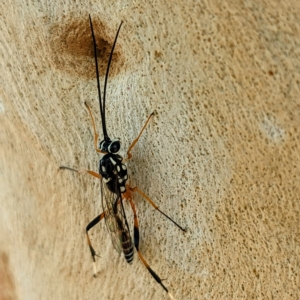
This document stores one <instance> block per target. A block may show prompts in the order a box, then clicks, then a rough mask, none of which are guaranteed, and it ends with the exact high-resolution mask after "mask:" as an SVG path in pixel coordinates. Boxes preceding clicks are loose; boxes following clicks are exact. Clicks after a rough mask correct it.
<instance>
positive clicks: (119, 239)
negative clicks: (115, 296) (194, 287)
mask: <svg viewBox="0 0 300 300" xmlns="http://www.w3.org/2000/svg"><path fill="white" fill-rule="evenodd" d="M89 21H90V27H91V33H92V40H93V50H94V58H95V68H96V76H97V89H98V98H99V106H100V117H101V121H102V131H103V139H102V141H101V142H100V143H99V147H98V146H97V143H98V134H97V131H96V125H95V120H94V117H93V114H92V111H91V109H90V107H89V105H88V104H87V103H85V106H86V108H87V110H88V112H89V115H90V117H91V121H92V125H93V131H94V147H95V150H96V151H97V152H98V153H101V154H104V156H103V157H102V158H101V159H100V161H99V171H98V173H97V172H94V171H91V170H76V169H72V168H69V167H65V166H61V167H60V169H66V170H70V171H75V172H78V173H84V172H85V173H88V174H90V175H92V176H94V177H96V178H98V179H99V182H100V187H101V202H102V208H103V212H102V213H101V214H100V215H98V216H97V217H96V218H95V219H94V220H93V221H91V222H90V223H89V224H88V225H87V227H86V237H87V242H88V246H89V249H90V252H91V255H92V259H93V268H94V276H96V273H97V272H96V259H95V257H96V256H98V255H97V254H96V251H95V250H94V248H93V246H92V243H91V239H90V236H89V230H90V229H91V228H93V227H94V226H95V225H96V224H98V223H99V222H100V221H101V220H102V219H104V220H105V223H106V227H107V229H108V231H109V233H110V235H111V240H112V244H113V246H114V248H115V249H116V250H117V251H118V252H119V253H121V252H123V253H124V256H125V259H126V260H127V262H128V263H131V262H132V260H133V256H134V249H133V247H135V249H136V251H137V253H138V256H139V257H140V259H141V261H142V262H143V264H144V265H145V266H146V268H147V269H148V271H149V272H150V274H151V275H152V276H153V278H154V279H155V280H156V281H157V282H158V283H159V284H160V285H161V286H162V288H163V289H164V290H165V291H166V292H167V293H168V294H169V296H170V298H172V299H174V298H173V296H172V294H170V293H169V291H168V289H167V288H166V287H165V285H164V284H163V283H162V279H161V278H160V277H159V276H158V275H157V274H156V273H155V272H154V271H153V269H152V268H151V267H150V266H149V264H148V263H147V261H146V260H145V259H144V257H143V256H142V254H141V252H140V250H139V222H138V217H137V214H136V209H135V205H134V202H133V199H132V194H133V193H134V192H136V193H138V194H140V195H141V196H142V197H143V198H145V199H146V200H147V201H148V202H149V203H150V204H151V205H152V206H153V207H154V208H155V209H156V210H157V211H159V212H160V213H161V214H162V215H164V216H165V217H166V218H168V219H169V220H170V221H171V222H173V223H174V224H175V225H176V226H177V227H178V228H180V229H181V230H182V231H185V229H184V228H182V227H181V226H180V225H179V224H177V223H176V222H175V221H174V220H173V219H171V218H170V217H169V216H168V215H166V214H165V213H164V212H162V211H161V210H160V209H159V208H158V206H157V205H156V204H155V203H154V202H153V201H152V200H151V199H150V198H149V197H148V196H147V195H145V194H144V193H143V192H142V191H141V190H140V189H139V188H137V187H131V186H129V184H127V180H128V174H127V168H126V165H125V162H126V161H127V160H129V159H131V158H132V154H131V151H132V149H133V147H134V146H135V144H136V143H137V142H138V140H139V138H140V137H141V135H142V133H143V131H144V130H145V128H146V126H147V124H148V123H149V121H150V119H151V117H152V116H153V113H152V114H151V115H150V116H149V117H148V119H147V121H146V123H145V124H144V126H143V128H142V130H141V131H140V133H139V135H138V137H137V138H136V139H135V140H134V141H133V142H132V144H131V145H130V147H129V149H128V151H127V158H125V159H124V158H123V157H121V156H120V155H119V154H118V152H119V150H120V148H121V143H120V140H119V139H111V138H110V137H109V135H108V133H107V128H106V119H105V101H106V88H107V81H108V75H109V69H110V65H111V62H112V56H113V52H114V49H115V46H116V43H117V39H118V35H119V32H120V29H121V26H122V22H121V24H120V26H119V28H118V31H117V34H116V36H115V40H114V43H113V46H112V49H111V52H110V56H109V59H108V63H107V69H106V74H105V79H104V89H103V97H101V89H100V79H99V70H98V59H97V44H96V39H95V35H94V29H93V24H92V19H91V16H90V15H89ZM125 200H127V201H129V203H130V206H131V208H132V211H133V216H134V234H133V235H134V239H133V241H134V243H133V241H132V238H131V235H130V230H129V225H128V221H127V218H126V214H125V210H124V206H123V201H125Z"/></svg>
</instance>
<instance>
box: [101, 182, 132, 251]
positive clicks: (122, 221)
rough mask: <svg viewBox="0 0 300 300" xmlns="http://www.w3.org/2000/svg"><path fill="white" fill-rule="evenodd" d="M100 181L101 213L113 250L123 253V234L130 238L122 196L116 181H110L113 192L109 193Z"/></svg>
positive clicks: (104, 184)
mask: <svg viewBox="0 0 300 300" xmlns="http://www.w3.org/2000/svg"><path fill="white" fill-rule="evenodd" d="M100 181H101V201H102V207H103V211H105V224H106V228H107V230H108V232H109V233H110V237H111V241H112V244H113V246H114V248H115V249H116V250H117V251H118V252H119V253H121V252H123V248H122V241H123V242H124V234H125V235H127V236H128V237H130V233H129V227H128V223H127V219H126V215H125V211H124V207H123V203H122V196H121V192H120V188H119V186H118V180H117V178H116V180H114V179H112V184H113V185H114V188H113V189H114V190H115V191H117V193H116V194H115V193H113V192H111V191H110V190H109V189H108V187H107V185H106V183H105V182H104V181H103V180H102V179H100Z"/></svg>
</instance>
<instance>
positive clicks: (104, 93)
mask: <svg viewBox="0 0 300 300" xmlns="http://www.w3.org/2000/svg"><path fill="white" fill-rule="evenodd" d="M122 24H123V21H121V24H120V26H119V28H118V31H117V34H116V37H115V40H114V43H113V46H112V48H111V51H110V55H109V59H108V64H107V69H106V74H105V81H104V91H103V118H104V124H106V123H105V99H106V86H107V80H108V73H109V68H110V63H111V61H112V56H113V53H114V50H115V46H116V43H117V39H118V35H119V32H120V29H121V26H122Z"/></svg>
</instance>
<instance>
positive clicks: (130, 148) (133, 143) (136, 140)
mask: <svg viewBox="0 0 300 300" xmlns="http://www.w3.org/2000/svg"><path fill="white" fill-rule="evenodd" d="M153 115H154V113H152V114H151V115H150V116H149V117H148V119H147V121H146V123H145V125H144V126H143V128H142V130H141V132H140V134H139V135H138V137H137V138H136V139H135V140H134V141H133V142H132V144H131V145H130V147H129V149H128V151H127V158H126V159H125V160H129V159H131V157H132V154H131V150H132V148H133V147H134V146H135V144H136V143H137V142H138V140H139V139H140V137H141V135H142V133H143V131H144V130H145V128H146V126H147V125H148V123H149V121H150V119H151V117H152V116H153Z"/></svg>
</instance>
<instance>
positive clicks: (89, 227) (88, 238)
mask: <svg viewBox="0 0 300 300" xmlns="http://www.w3.org/2000/svg"><path fill="white" fill-rule="evenodd" d="M104 217H105V212H103V213H101V214H100V215H99V216H97V217H96V218H95V219H94V220H93V221H92V222H90V223H89V224H88V225H87V226H86V229H85V232H86V238H87V242H88V245H89V248H90V251H91V255H92V259H93V272H94V277H96V273H97V269H96V259H95V256H96V255H97V254H96V251H95V250H94V248H93V246H92V243H91V239H90V236H89V230H90V229H91V228H93V227H94V226H95V225H97V224H98V223H99V222H100V221H101V220H102V219H103V218H104Z"/></svg>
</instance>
